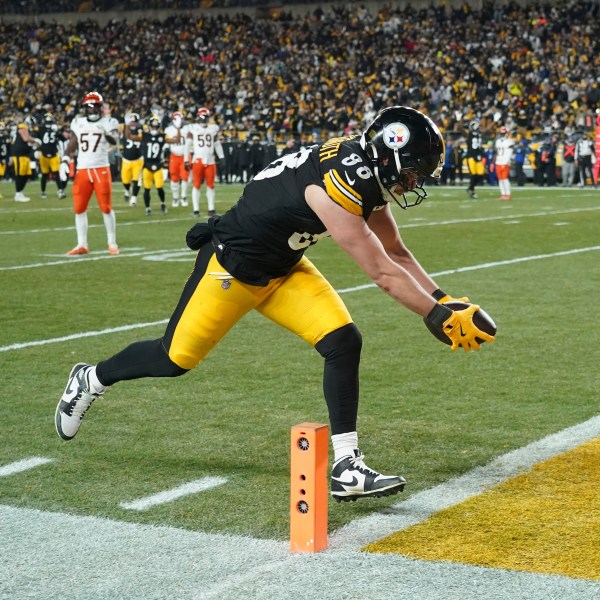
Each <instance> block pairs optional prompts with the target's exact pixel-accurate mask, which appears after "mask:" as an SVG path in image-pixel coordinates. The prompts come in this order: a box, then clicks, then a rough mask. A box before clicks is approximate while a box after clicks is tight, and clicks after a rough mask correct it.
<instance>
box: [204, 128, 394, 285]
mask: <svg viewBox="0 0 600 600" xmlns="http://www.w3.org/2000/svg"><path fill="white" fill-rule="evenodd" d="M311 184H315V185H318V186H320V187H322V188H323V189H324V190H325V191H326V192H327V194H328V196H329V197H330V198H331V201H332V202H335V203H337V204H339V205H340V206H341V207H342V208H344V209H345V210H347V211H348V212H351V213H352V214H355V215H360V216H362V217H363V219H365V220H367V219H368V218H369V215H370V214H371V212H372V211H373V209H375V208H378V207H382V206H384V205H385V201H384V200H383V198H382V195H381V191H380V188H379V185H378V183H377V180H376V179H375V175H374V173H373V171H372V170H371V166H370V162H369V159H368V157H367V156H366V154H365V152H364V151H363V150H362V148H361V146H360V137H359V136H351V137H344V138H334V139H331V140H329V141H327V142H325V143H324V144H321V145H318V146H312V147H309V148H304V149H301V150H299V151H298V152H295V153H292V154H286V155H284V156H281V157H280V158H278V159H276V160H274V161H273V162H272V163H270V164H269V165H268V166H267V167H265V168H264V169H263V170H262V171H260V172H259V173H258V174H257V175H256V176H255V177H254V179H253V180H252V181H251V182H250V183H248V185H247V186H246V187H245V188H244V192H243V195H242V197H241V198H240V199H239V200H238V202H237V204H235V205H234V206H233V207H232V208H230V209H229V210H228V211H227V212H226V213H225V214H224V215H222V216H220V217H216V218H213V219H211V221H210V226H211V229H212V230H213V232H214V234H215V237H216V238H217V240H218V242H220V243H221V244H222V245H224V246H225V247H227V248H228V249H229V250H231V251H232V252H233V253H235V254H236V255H237V256H240V257H242V258H243V260H244V261H245V262H246V263H249V264H251V265H252V266H253V267H254V268H256V269H258V270H260V271H261V272H263V273H266V274H267V275H268V276H270V277H282V276H283V275H286V274H287V273H289V271H290V270H291V268H292V267H293V266H294V265H295V264H296V263H297V262H298V261H299V260H300V258H301V257H302V255H303V254H304V252H305V251H306V249H307V248H308V247H309V246H311V245H312V244H315V243H316V242H317V241H318V240H319V239H321V238H322V237H325V236H326V235H328V233H327V231H326V229H325V226H324V225H323V223H322V222H321V221H320V220H319V218H318V217H317V215H316V214H315V213H314V212H313V211H312V210H311V208H310V207H309V206H308V204H307V203H306V200H305V199H304V190H305V189H306V187H307V186H308V185H311Z"/></svg>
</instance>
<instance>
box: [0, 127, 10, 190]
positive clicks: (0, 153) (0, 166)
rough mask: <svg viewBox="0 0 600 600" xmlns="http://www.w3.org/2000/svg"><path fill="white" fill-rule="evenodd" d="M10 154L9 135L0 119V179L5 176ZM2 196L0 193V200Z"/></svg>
mask: <svg viewBox="0 0 600 600" xmlns="http://www.w3.org/2000/svg"><path fill="white" fill-rule="evenodd" d="M9 156H10V137H9V135H8V130H7V128H6V123H5V122H4V121H0V181H3V180H4V178H5V177H6V169H7V167H8V157H9ZM3 199H4V196H3V195H2V194H0V200H3Z"/></svg>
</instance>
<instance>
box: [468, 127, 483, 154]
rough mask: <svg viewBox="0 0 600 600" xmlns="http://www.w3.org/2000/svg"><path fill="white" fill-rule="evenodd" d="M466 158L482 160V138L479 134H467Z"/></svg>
mask: <svg viewBox="0 0 600 600" xmlns="http://www.w3.org/2000/svg"><path fill="white" fill-rule="evenodd" d="M467 158H473V159H475V160H483V138H482V137H481V134H480V133H469V137H468V138H467Z"/></svg>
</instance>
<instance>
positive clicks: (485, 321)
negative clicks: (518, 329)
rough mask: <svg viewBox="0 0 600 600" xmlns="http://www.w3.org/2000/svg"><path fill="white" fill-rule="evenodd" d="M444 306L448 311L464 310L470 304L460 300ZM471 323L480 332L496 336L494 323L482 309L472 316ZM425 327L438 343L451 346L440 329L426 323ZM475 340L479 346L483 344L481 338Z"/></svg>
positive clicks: (450, 342) (446, 303)
mask: <svg viewBox="0 0 600 600" xmlns="http://www.w3.org/2000/svg"><path fill="white" fill-rule="evenodd" d="M444 306H447V307H448V308H449V309H450V310H464V309H465V308H468V307H469V306H471V304H470V303H468V302H461V301H460V300H452V302H445V303H444ZM473 323H474V324H475V327H477V328H478V329H481V331H485V332H486V333H489V334H490V335H496V331H497V329H496V323H494V320H493V319H492V317H490V315H488V314H487V313H486V312H485V310H483V308H480V309H479V310H478V311H477V312H476V313H475V314H474V315H473ZM425 325H427V329H429V331H431V333H432V334H433V335H434V336H435V337H436V338H437V339H438V340H440V342H444V344H448V345H450V344H452V341H451V340H450V338H449V337H448V336H447V335H446V334H445V333H444V332H443V331H442V330H441V329H436V328H435V327H433V326H432V325H431V323H429V322H428V321H425ZM475 340H476V341H477V342H478V343H480V344H483V342H484V341H485V340H482V339H481V338H475Z"/></svg>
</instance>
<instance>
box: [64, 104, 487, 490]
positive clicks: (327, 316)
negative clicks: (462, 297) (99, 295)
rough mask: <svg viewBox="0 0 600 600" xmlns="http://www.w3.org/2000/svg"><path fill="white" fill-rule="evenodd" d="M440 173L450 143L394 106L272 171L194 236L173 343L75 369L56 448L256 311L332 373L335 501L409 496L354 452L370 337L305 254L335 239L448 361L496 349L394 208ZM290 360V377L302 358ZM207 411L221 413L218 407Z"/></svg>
mask: <svg viewBox="0 0 600 600" xmlns="http://www.w3.org/2000/svg"><path fill="white" fill-rule="evenodd" d="M443 160H444V141H443V138H442V135H441V133H440V131H439V129H438V128H437V126H436V125H435V124H434V123H433V121H431V120H430V119H429V118H428V117H426V116H425V115H424V114H423V113H421V112H419V111H417V110H414V109H412V108H408V107H404V106H396V107H389V108H386V109H384V110H383V111H382V112H381V113H380V114H379V115H378V116H377V117H376V118H375V120H374V121H373V122H372V123H371V124H370V125H369V127H368V128H367V129H366V131H365V132H364V133H363V134H362V135H352V136H349V137H344V138H334V139H331V140H328V141H327V142H326V143H325V144H320V145H315V146H312V147H308V148H303V149H301V150H300V151H298V152H295V153H293V154H287V155H285V156H282V157H280V158H278V159H276V160H275V161H273V162H272V163H270V165H268V166H267V167H266V168H265V169H263V170H262V171H261V172H259V173H258V174H257V175H256V177H254V179H253V180H252V181H251V182H250V183H248V185H246V187H245V188H244V191H243V194H242V196H241V198H240V199H239V201H238V202H237V204H235V206H233V207H232V208H230V209H229V210H228V211H227V212H226V213H225V214H224V215H222V216H218V217H217V216H216V217H212V218H210V219H209V220H208V223H198V224H196V225H195V226H194V227H192V229H190V231H189V232H188V235H187V238H186V241H187V243H188V246H189V247H190V248H191V249H193V250H198V254H197V257H196V263H195V267H194V270H193V272H192V274H191V275H190V277H189V279H188V280H187V282H186V284H185V287H184V289H183V292H182V294H181V296H180V300H179V303H178V305H177V308H176V309H175V311H174V312H173V314H172V316H171V319H170V321H169V324H168V325H167V328H166V331H165V333H164V335H163V336H161V337H159V338H158V339H154V340H147V341H139V342H135V343H133V344H131V345H130V346H128V347H126V348H125V349H123V350H121V351H120V352H118V353H117V354H114V355H113V356H111V357H110V358H108V359H106V360H103V361H101V362H100V363H98V364H97V365H96V366H91V365H88V364H86V363H77V364H76V365H75V366H74V367H73V368H72V369H71V373H70V375H69V377H68V380H67V385H66V387H65V391H64V393H63V395H62V397H61V399H60V400H59V402H58V405H57V407H56V411H55V425H56V431H57V433H58V435H59V436H60V437H61V438H62V439H64V440H70V439H72V438H73V437H75V435H77V432H78V431H79V427H80V425H81V422H82V419H83V417H84V415H85V414H86V412H87V410H88V409H89V408H90V406H91V404H92V402H94V401H95V400H96V399H98V398H100V397H101V396H102V395H103V393H104V392H105V391H106V389H107V387H108V386H111V385H113V384H115V383H117V382H120V381H125V380H130V379H139V378H142V377H178V376H180V375H183V374H185V373H187V372H188V371H189V370H191V369H193V368H195V367H196V366H197V365H198V364H199V363H200V362H201V361H202V360H203V359H204V358H205V357H206V356H207V354H208V353H209V352H210V351H211V350H212V348H214V346H215V345H216V344H217V343H218V342H219V341H220V340H221V339H222V338H223V337H224V336H225V335H226V334H227V332H228V331H230V330H231V328H232V327H233V326H234V325H235V323H236V322H237V321H238V320H239V319H241V318H242V317H243V316H244V315H246V314H247V313H248V312H250V311H251V310H256V311H258V312H259V313H261V314H262V315H263V316H265V317H266V318H268V319H270V320H271V321H273V322H274V323H276V324H278V325H280V326H281V327H283V328H285V329H287V330H288V331H291V332H292V333H295V334H296V335H297V336H298V337H299V338H301V339H303V340H304V341H305V342H306V343H307V344H309V345H310V346H312V347H313V348H315V350H316V351H317V352H318V353H319V354H320V355H321V356H322V357H323V359H324V371H323V381H322V390H323V393H324V395H325V401H326V403H327V407H328V410H329V420H330V423H331V434H332V435H331V440H332V445H333V450H334V457H335V462H334V463H333V467H332V472H331V494H332V496H333V498H334V499H335V500H337V501H350V500H356V499H358V498H368V497H379V496H388V495H390V494H395V493H397V492H399V491H402V489H403V488H404V485H405V483H406V482H405V480H404V478H403V477H401V476H399V475H383V474H381V473H379V472H377V471H375V470H373V469H372V468H370V467H368V466H367V465H366V464H365V461H364V456H363V454H362V452H361V451H360V450H359V445H358V432H357V418H358V404H359V367H360V355H361V347H362V337H361V334H360V331H359V330H358V327H357V326H356V324H355V323H354V322H353V320H352V317H351V315H350V312H349V311H348V308H347V307H346V306H345V304H344V302H343V300H342V298H341V297H340V295H339V294H338V293H337V292H336V291H335V289H334V288H333V286H332V285H331V284H330V283H329V282H328V281H327V279H326V278H325V277H324V276H323V275H322V274H321V273H320V272H319V271H318V269H317V268H316V267H315V265H314V264H313V263H312V262H311V261H310V260H309V259H308V258H307V257H306V256H305V254H304V253H305V251H306V250H307V249H308V248H309V247H310V246H312V245H313V244H315V243H317V242H318V241H319V240H320V239H321V238H324V237H326V236H331V237H332V238H333V240H334V241H335V242H336V243H337V244H338V245H339V246H340V247H341V248H342V249H343V250H344V251H345V252H346V253H347V254H348V255H349V256H350V257H351V258H352V259H353V260H354V261H355V263H356V264H357V265H358V266H359V267H360V268H361V269H363V270H364V272H365V273H366V274H367V275H368V276H369V277H370V278H371V279H372V280H373V281H374V282H375V283H376V284H377V286H378V287H379V288H380V289H382V290H383V291H385V292H386V293H387V294H389V296H390V297H391V298H392V299H393V300H395V301H396V302H397V303H398V304H400V305H402V306H404V307H405V308H407V309H409V310H411V311H412V312H414V313H416V314H417V315H420V316H422V317H425V319H426V320H427V321H428V323H429V324H430V326H431V327H432V328H434V329H435V330H437V331H438V332H439V333H440V335H442V331H443V332H444V333H445V334H446V335H447V336H448V337H449V338H450V340H451V341H452V349H458V348H459V347H462V348H463V349H464V350H466V351H468V350H471V349H475V350H476V349H478V348H479V347H480V344H479V342H478V341H477V340H478V338H481V339H483V340H485V341H488V342H492V341H494V338H493V337H492V336H490V335H488V334H486V333H484V332H483V331H480V330H479V329H478V328H477V327H476V326H475V324H474V323H473V315H474V314H475V312H476V311H477V310H479V307H478V306H477V305H475V304H473V305H471V306H469V307H468V308H466V309H465V310H456V311H453V310H451V309H450V308H449V307H448V306H446V305H445V303H446V302H448V301H449V300H451V298H450V296H448V295H447V294H446V293H444V292H442V291H441V290H440V289H439V288H438V285H437V284H436V283H435V281H434V280H433V279H432V278H431V277H430V276H429V275H428V274H427V273H426V271H425V270H424V269H423V267H422V266H421V265H420V264H419V262H418V261H417V260H416V258H415V257H414V255H413V254H412V253H411V252H410V251H409V249H408V248H407V247H406V246H405V244H404V243H403V241H402V239H401V237H400V234H399V232H398V225H397V223H396V221H395V219H394V216H393V213H392V210H391V208H390V205H389V203H391V202H397V203H398V204H399V205H400V207H401V208H408V207H410V206H415V205H417V204H419V203H420V202H421V201H422V200H423V199H425V198H426V197H427V194H426V192H425V189H424V182H425V180H426V178H427V177H434V178H439V176H440V172H441V168H442V164H443ZM381 318H382V320H385V319H390V318H392V319H393V316H392V317H390V315H389V314H387V313H386V316H385V317H384V316H382V317H381ZM393 344H394V347H397V345H398V340H397V339H394V340H393ZM270 350H271V351H274V352H276V349H263V350H262V356H261V358H262V360H265V361H268V360H269V356H268V354H269V351H270ZM285 360H286V361H287V362H288V363H289V364H290V365H291V364H293V357H285ZM400 360H401V356H400ZM400 366H401V364H400ZM290 368H293V367H290ZM407 376H408V375H407ZM199 393H201V392H199ZM212 410H218V400H216V401H215V402H213V403H212ZM141 426H142V427H143V426H144V425H143V424H142V425H141Z"/></svg>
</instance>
